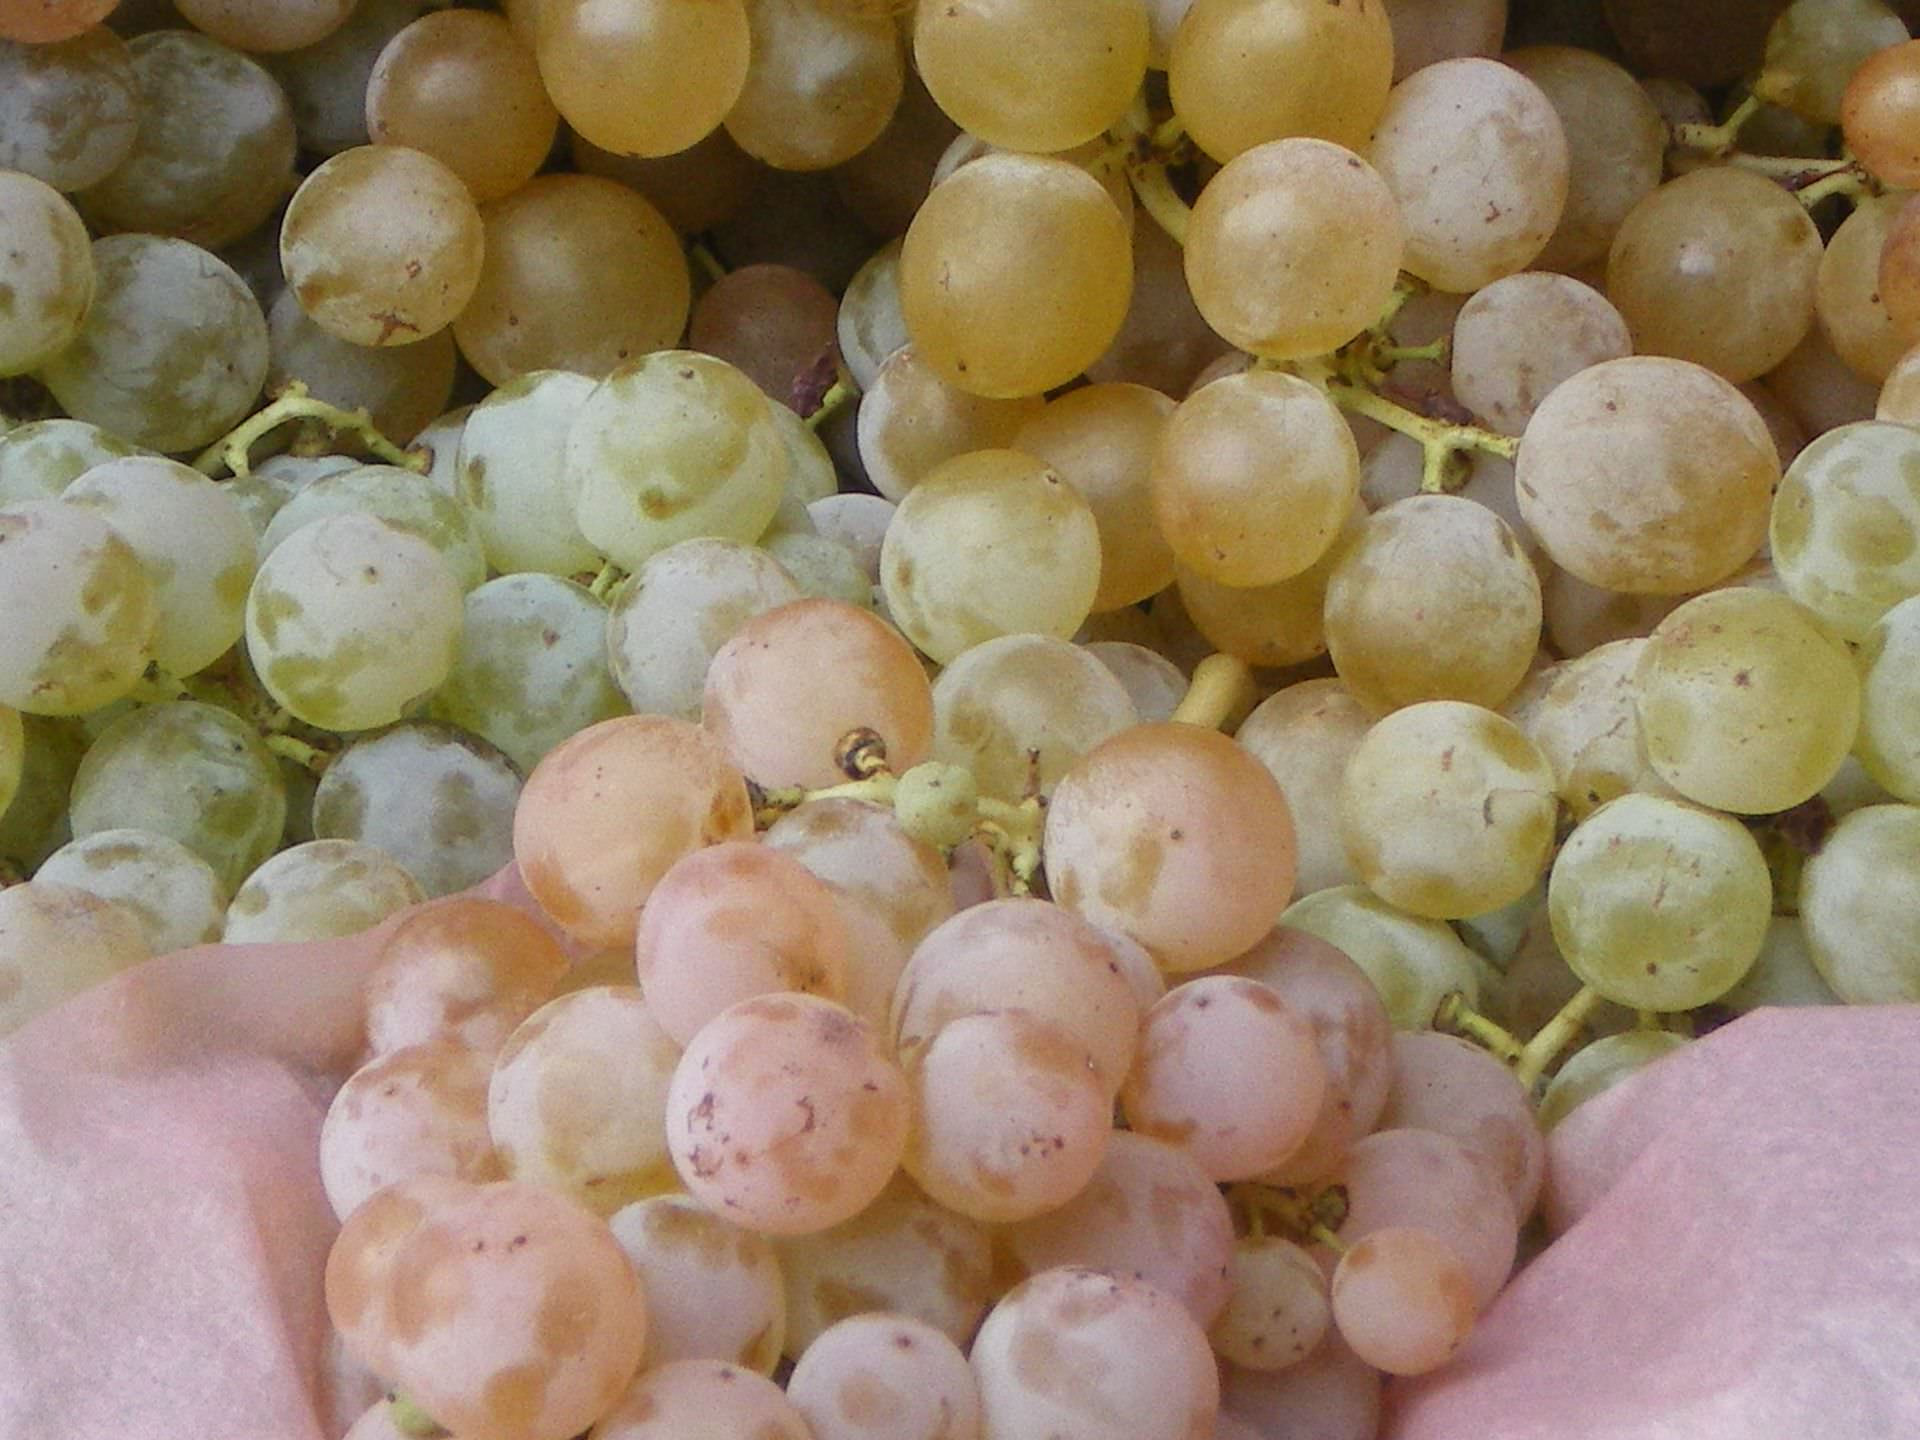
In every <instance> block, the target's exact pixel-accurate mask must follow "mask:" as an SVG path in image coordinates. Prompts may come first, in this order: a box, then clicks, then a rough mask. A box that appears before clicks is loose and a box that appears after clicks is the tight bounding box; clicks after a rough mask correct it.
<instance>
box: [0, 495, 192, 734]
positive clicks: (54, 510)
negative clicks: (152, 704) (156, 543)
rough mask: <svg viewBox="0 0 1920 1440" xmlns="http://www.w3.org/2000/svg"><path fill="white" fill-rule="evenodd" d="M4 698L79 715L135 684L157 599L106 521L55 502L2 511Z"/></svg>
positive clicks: (148, 649)
mask: <svg viewBox="0 0 1920 1440" xmlns="http://www.w3.org/2000/svg"><path fill="white" fill-rule="evenodd" d="M0 547H4V548H0V612H3V613H5V614H6V615H7V617H8V624H7V627H6V629H5V630H4V631H0V704H4V705H8V706H11V707H13V708H14V709H17V710H26V711H29V712H31V713H33V714H36V715H78V714H82V713H84V712H86V711H88V710H95V709H98V708H99V707H100V706H102V705H108V704H111V703H112V702H113V701H115V700H118V699H120V698H121V697H122V696H123V695H125V694H127V692H128V691H130V690H132V689H133V687H134V685H135V684H136V683H137V682H138V681H139V679H140V676H141V673H142V672H143V671H144V670H145V669H146V667H147V662H148V661H149V660H150V659H151V658H152V656H153V644H154V637H155V635H156V634H157V633H158V624H159V613H158V612H159V603H158V598H157V597H156V595H155V593H154V585H153V582H152V580H151V579H149V578H148V575H147V571H146V569H145V567H144V566H142V564H141V563H140V557H139V556H138V555H137V554H136V553H135V552H134V550H133V548H132V547H131V546H129V545H128V544H127V542H126V541H124V540H122V539H121V538H120V536H119V533H118V532H117V531H115V530H114V529H113V528H112V526H111V525H109V524H108V522H107V520H106V519H105V518H104V517H103V516H100V515H98V514H96V513H94V512H93V511H91V510H89V509H87V508H83V507H81V506H78V505H68V504H65V503H64V502H62V501H59V500H29V501H27V502H26V503H25V504H23V505H12V506H8V507H7V508H6V509H4V510H0Z"/></svg>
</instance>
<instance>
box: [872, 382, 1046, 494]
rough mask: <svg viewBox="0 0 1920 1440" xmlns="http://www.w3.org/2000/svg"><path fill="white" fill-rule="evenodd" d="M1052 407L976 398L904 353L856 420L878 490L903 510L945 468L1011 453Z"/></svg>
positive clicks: (1034, 398)
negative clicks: (983, 453)
mask: <svg viewBox="0 0 1920 1440" xmlns="http://www.w3.org/2000/svg"><path fill="white" fill-rule="evenodd" d="M1066 398H1067V397H1066V396H1064V395H1063V396H1062V397H1061V399H1063V400H1064V399H1066ZM1046 404H1047V402H1046V400H1045V399H1044V398H1043V397H1041V396H1039V395H1023V396H1020V397H1018V398H1015V399H1007V400H993V399H988V398H987V397H986V396H983V395H974V394H970V393H969V392H967V391H965V390H962V389H960V388H959V387H958V386H956V385H950V384H948V383H947V382H946V380H944V379H942V378H941V376H940V374H939V372H938V371H937V370H936V369H935V368H934V367H933V365H932V364H931V363H929V362H928V361H926V360H924V359H922V358H921V355H920V352H919V350H917V349H916V348H915V347H914V346H912V345H910V344H908V345H901V346H900V347H899V348H897V349H896V350H894V352H893V353H892V354H891V355H889V356H887V357H886V359H885V360H884V361H882V362H881V365H880V368H879V371H878V373H876V374H875V375H874V377H873V382H872V383H871V384H870V385H868V386H866V387H865V388H864V389H863V390H862V391H861V395H860V408H859V410H858V412H857V413H856V414H855V416H854V426H855V436H856V439H857V440H858V443H859V448H860V465H861V467H862V468H863V469H864V470H865V471H866V473H867V478H868V479H869V480H871V481H872V482H873V488H874V489H876V490H878V491H879V492H880V493H881V495H883V496H884V497H885V498H887V499H888V500H891V501H893V502H895V503H896V504H898V503H899V502H900V501H901V500H903V499H905V498H906V494H907V492H908V491H909V490H911V489H912V488H913V487H914V486H915V485H918V484H919V483H920V481H921V479H922V478H923V477H925V476H926V475H927V474H928V473H929V472H930V471H932V469H933V468H934V467H935V466H936V465H939V464H940V463H941V462H943V461H946V460H951V459H953V457H954V456H956V455H964V454H966V453H967V452H968V451H969V450H996V449H1001V448H1006V447H1011V446H1012V445H1013V440H1014V436H1016V435H1017V434H1019V432H1020V431H1021V430H1022V429H1023V428H1024V427H1025V426H1026V425H1027V424H1029V423H1031V422H1032V421H1033V419H1034V418H1035V417H1036V416H1038V415H1040V414H1041V413H1042V412H1043V411H1044V410H1045V408H1046ZM1028 453H1029V454H1038V453H1039V452H1037V451H1029V452H1028ZM1040 458H1041V459H1046V458H1047V457H1046V456H1044V455H1041V456H1040Z"/></svg>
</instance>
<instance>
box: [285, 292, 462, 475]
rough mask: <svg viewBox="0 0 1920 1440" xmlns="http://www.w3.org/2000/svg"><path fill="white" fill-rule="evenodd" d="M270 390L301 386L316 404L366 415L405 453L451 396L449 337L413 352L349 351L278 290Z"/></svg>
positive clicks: (432, 338)
mask: <svg viewBox="0 0 1920 1440" xmlns="http://www.w3.org/2000/svg"><path fill="white" fill-rule="evenodd" d="M267 346H268V360H267V389H268V391H269V392H276V391H279V390H282V389H284V388H285V387H286V386H287V384H288V383H289V382H290V381H294V380H298V381H299V382H300V383H301V384H302V385H305V386H306V387H307V393H308V394H309V395H312V396H313V397H314V398H315V399H317V400H325V401H327V402H328V403H330V404H333V405H338V406H339V407H340V408H341V409H342V410H365V411H366V412H367V414H368V415H369V416H371V417H372V419H373V427H374V429H376V430H378V431H379V432H380V433H381V434H382V435H384V436H386V437H387V439H389V440H391V441H393V442H394V443H395V444H396V445H405V444H406V443H408V442H409V441H411V440H413V439H415V438H416V437H417V436H418V435H419V433H420V431H421V430H422V429H423V428H424V427H425V426H426V425H427V423H428V422H429V421H431V420H433V419H434V418H435V417H436V416H437V415H439V414H440V412H441V411H442V410H445V409H446V408H447V400H448V398H449V397H450V396H451V395H452V394H453V375H454V362H455V354H454V344H453V336H452V335H451V334H449V333H448V332H447V331H445V330H442V331H439V332H438V333H437V334H433V335H429V336H428V337H427V338H426V339H424V340H420V341H416V342H415V343H414V344H412V345H384V346H381V347H379V348H377V349H376V348H374V347H371V346H366V345H354V344H350V343H349V342H347V341H345V340H342V339H341V338H340V337H339V336H337V335H331V334H329V333H328V332H327V331H325V330H323V329H322V328H321V327H320V326H318V325H316V324H315V323H314V322H313V321H312V320H311V319H310V318H309V317H308V315H307V312H306V311H304V310H302V309H301V308H300V297H299V296H297V295H295V294H294V293H293V292H292V291H291V290H283V291H281V292H280V295H279V297H278V298H277V299H275V300H274V302H273V304H272V306H271V307H270V308H269V309H268V311H267Z"/></svg>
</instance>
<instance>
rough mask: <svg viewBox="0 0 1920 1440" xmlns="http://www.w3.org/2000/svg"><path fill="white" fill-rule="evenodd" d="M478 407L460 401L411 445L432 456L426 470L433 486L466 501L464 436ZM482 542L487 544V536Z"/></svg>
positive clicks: (416, 449) (439, 416)
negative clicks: (462, 477)
mask: <svg viewBox="0 0 1920 1440" xmlns="http://www.w3.org/2000/svg"><path fill="white" fill-rule="evenodd" d="M477 408H478V407H477V406H474V405H456V406H455V407H454V408H453V409H451V410H448V411H447V412H445V413H444V414H442V415H438V416H436V417H435V418H434V419H433V420H432V421H431V422H429V423H428V425H427V426H426V428H425V429H423V430H421V432H420V433H419V434H418V435H416V436H414V437H413V444H412V445H410V446H408V447H407V448H408V449H410V450H414V451H416V452H418V453H420V454H423V455H425V456H427V457H428V459H427V471H426V474H427V479H428V480H430V481H432V482H433V488H434V489H436V490H438V491H440V492H441V493H442V494H443V495H447V496H449V497H451V498H452V499H455V500H458V501H460V503H461V504H463V505H464V504H466V499H465V497H464V496H462V495H461V493H460V473H459V472H460V465H459V461H460V439H461V437H462V436H463V435H464V434H465V433H466V429H467V421H468V419H469V418H470V417H471V416H472V415H473V412H474V410H475V409H477ZM469 508H471V507H469ZM481 543H482V544H483V545H484V544H485V540H484V538H483V539H482V542H481Z"/></svg>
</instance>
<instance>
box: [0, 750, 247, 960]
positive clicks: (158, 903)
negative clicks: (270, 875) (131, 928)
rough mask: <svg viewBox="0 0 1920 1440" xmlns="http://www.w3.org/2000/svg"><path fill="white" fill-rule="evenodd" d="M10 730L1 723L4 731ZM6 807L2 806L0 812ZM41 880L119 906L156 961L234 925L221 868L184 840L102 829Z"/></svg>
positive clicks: (38, 874) (63, 853)
mask: <svg viewBox="0 0 1920 1440" xmlns="http://www.w3.org/2000/svg"><path fill="white" fill-rule="evenodd" d="M15 723H16V725H17V723H18V722H17V720H16V722H15ZM5 729H6V725H5V722H4V721H0V732H4V730H5ZM5 750H6V742H5V740H4V738H0V775H4V773H5V770H6V763H7V762H6V754H5ZM9 788H10V787H8V786H7V785H6V784H4V783H0V795H9ZM9 798H10V795H9ZM5 809H6V806H5V805H4V804H0V811H4V810H5ZM33 878H34V879H35V880H37V881H41V882H43V883H45V882H51V883H53V884H58V885H71V886H72V887H73V888H74V889H76V890H85V891H87V892H88V893H89V894H91V895H98V896H99V897H100V898H101V899H102V900H110V901H112V902H113V903H114V904H116V905H119V906H120V907H122V908H123V909H124V910H126V912H127V913H128V914H129V915H131V916H133V918H134V919H135V920H136V921H138V922H139V925H140V933H141V936H142V937H143V938H144V939H145V940H146V943H147V949H149V950H150V951H152V952H153V953H154V954H155V955H167V954H171V953H172V952H173V951H175V950H185V949H187V948H188V947H189V946H192V945H205V944H209V943H211V942H212V941H215V940H218V939H219V938H220V931H221V929H222V927H223V926H224V925H225V923H226V912H227V895H226V891H225V890H224V889H223V888H222V887H221V884H220V877H219V876H218V875H216V874H214V873H213V867H212V866H211V865H209V864H207V862H206V861H204V860H202V859H201V858H200V857H199V856H198V855H196V854H194V853H193V852H192V851H191V850H189V849H187V847H186V846H184V845H182V844H181V843H180V842H179V841H178V840H174V839H172V838H170V837H169V836H165V835H155V834H151V833H149V832H148V831H145V830H126V829H122V830H97V831H95V832H94V833H93V834H91V835H86V836H83V837H81V838H80V839H78V840H74V841H70V842H69V843H67V844H65V845H62V846H61V847H60V848H59V849H58V850H56V851H54V852H53V854H51V855H49V856H48V857H47V858H46V860H45V861H44V862H43V863H42V864H41V866H40V868H39V869H38V870H36V871H35V872H34V877H33Z"/></svg>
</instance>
